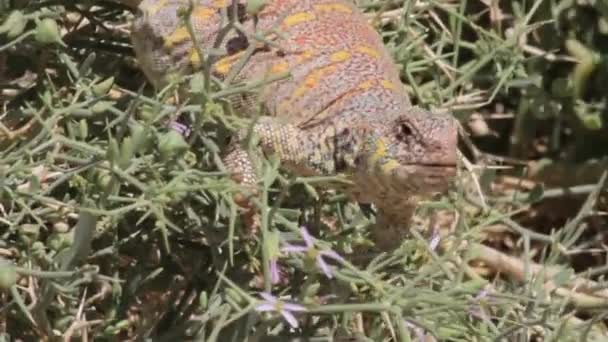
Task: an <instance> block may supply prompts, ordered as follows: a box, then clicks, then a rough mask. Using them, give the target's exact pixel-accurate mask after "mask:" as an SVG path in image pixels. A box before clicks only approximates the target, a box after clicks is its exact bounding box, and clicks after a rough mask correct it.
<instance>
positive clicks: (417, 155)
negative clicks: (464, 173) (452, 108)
mask: <svg viewBox="0 0 608 342" xmlns="http://www.w3.org/2000/svg"><path fill="white" fill-rule="evenodd" d="M457 142H458V129H457V126H456V120H455V119H454V118H453V117H452V116H451V115H448V114H437V113H432V112H429V111H426V110H423V109H420V108H412V109H411V110H408V112H407V113H404V114H403V115H400V116H398V117H397V118H395V119H393V121H392V122H389V123H386V122H385V123H382V124H380V125H378V127H375V128H374V127H371V129H370V130H369V131H368V132H367V134H366V138H365V143H364V144H363V149H362V151H360V152H361V153H359V156H358V158H357V161H356V163H357V169H358V171H357V174H358V175H359V176H360V177H363V178H362V180H363V181H364V182H365V183H367V184H366V185H367V186H364V187H363V189H362V190H363V191H366V192H369V193H368V196H371V197H375V198H378V197H380V198H385V197H387V196H389V197H390V195H391V194H397V195H398V194H401V195H403V194H411V195H427V194H432V193H437V192H443V191H445V190H447V187H448V184H449V182H450V181H451V180H452V178H453V177H454V176H455V174H456V162H457Z"/></svg>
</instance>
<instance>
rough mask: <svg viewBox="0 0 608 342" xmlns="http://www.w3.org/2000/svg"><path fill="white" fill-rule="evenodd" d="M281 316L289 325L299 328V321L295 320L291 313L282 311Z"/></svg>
mask: <svg viewBox="0 0 608 342" xmlns="http://www.w3.org/2000/svg"><path fill="white" fill-rule="evenodd" d="M281 315H283V317H284V318H285V320H286V321H287V323H289V325H291V326H292V327H294V328H297V327H298V320H297V319H296V318H295V316H294V315H293V314H292V313H291V312H289V311H285V310H281Z"/></svg>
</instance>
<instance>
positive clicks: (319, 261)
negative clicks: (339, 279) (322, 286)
mask: <svg viewBox="0 0 608 342" xmlns="http://www.w3.org/2000/svg"><path fill="white" fill-rule="evenodd" d="M317 265H319V267H320V268H321V270H322V271H323V273H325V275H326V276H327V278H329V279H331V278H332V272H331V268H330V267H329V265H328V264H327V263H326V262H325V260H323V258H322V257H321V256H320V255H318V256H317Z"/></svg>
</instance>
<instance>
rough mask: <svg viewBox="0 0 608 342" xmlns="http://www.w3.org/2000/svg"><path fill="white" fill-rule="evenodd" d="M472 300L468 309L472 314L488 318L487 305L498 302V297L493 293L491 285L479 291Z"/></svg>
mask: <svg viewBox="0 0 608 342" xmlns="http://www.w3.org/2000/svg"><path fill="white" fill-rule="evenodd" d="M472 302H473V303H472V304H471V305H470V306H469V308H468V310H467V311H468V313H469V314H470V315H472V316H474V317H477V318H480V319H488V316H487V314H486V311H487V306H489V305H496V304H497V300H496V298H495V297H494V296H493V295H492V287H491V286H490V285H487V286H486V287H485V288H484V289H483V290H481V291H479V293H478V294H477V295H476V296H475V298H473V300H472Z"/></svg>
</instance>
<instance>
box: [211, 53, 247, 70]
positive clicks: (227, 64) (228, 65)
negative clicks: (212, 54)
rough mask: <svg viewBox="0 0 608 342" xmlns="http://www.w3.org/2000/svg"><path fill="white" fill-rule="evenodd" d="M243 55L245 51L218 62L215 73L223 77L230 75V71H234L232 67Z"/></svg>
mask: <svg viewBox="0 0 608 342" xmlns="http://www.w3.org/2000/svg"><path fill="white" fill-rule="evenodd" d="M243 53H244V51H239V52H237V53H235V54H234V55H232V56H228V57H224V58H222V59H220V60H218V61H217V62H216V63H215V71H216V72H218V73H220V74H222V75H226V74H228V73H229V72H230V69H232V66H233V65H234V64H235V63H236V62H237V61H238V59H239V58H241V56H242V55H243Z"/></svg>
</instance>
